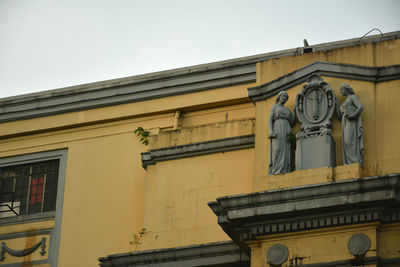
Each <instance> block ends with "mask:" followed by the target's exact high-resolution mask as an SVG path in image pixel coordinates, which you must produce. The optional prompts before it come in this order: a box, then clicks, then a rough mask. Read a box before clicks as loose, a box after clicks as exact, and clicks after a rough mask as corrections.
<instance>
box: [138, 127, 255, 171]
mask: <svg viewBox="0 0 400 267" xmlns="http://www.w3.org/2000/svg"><path fill="white" fill-rule="evenodd" d="M253 147H254V134H250V135H243V136H237V137H229V138H224V139H217V140H212V141H205V142H199V143H193V144H187V145H180V146H173V147H166V148H161V149H152V150H150V151H149V152H144V153H142V166H143V168H145V169H146V168H147V166H148V165H153V164H156V163H157V162H160V161H167V160H173V159H181V158H188V157H195V156H201V155H207V154H212V153H220V152H228V151H233V150H239V149H246V148H253Z"/></svg>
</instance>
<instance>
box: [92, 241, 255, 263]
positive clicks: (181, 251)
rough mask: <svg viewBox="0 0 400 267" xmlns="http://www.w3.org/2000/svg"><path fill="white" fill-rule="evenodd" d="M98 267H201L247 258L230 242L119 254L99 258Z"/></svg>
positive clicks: (247, 259) (239, 261)
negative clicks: (133, 266)
mask: <svg viewBox="0 0 400 267" xmlns="http://www.w3.org/2000/svg"><path fill="white" fill-rule="evenodd" d="M99 261H100V266H102V267H108V266H127V265H130V264H132V265H133V264H134V265H135V266H148V267H150V266H154V267H156V266H166V267H169V266H171V267H172V266H203V265H205V264H206V265H207V266H208V265H214V264H236V263H248V262H249V261H250V259H249V257H248V256H247V255H246V254H244V253H243V252H241V250H240V248H239V247H238V246H237V245H236V244H234V243H233V242H232V241H226V242H216V243H209V244H201V245H192V246H185V247H176V248H167V249H156V250H145V251H139V252H130V253H121V254H114V255H109V256H107V257H103V258H99Z"/></svg>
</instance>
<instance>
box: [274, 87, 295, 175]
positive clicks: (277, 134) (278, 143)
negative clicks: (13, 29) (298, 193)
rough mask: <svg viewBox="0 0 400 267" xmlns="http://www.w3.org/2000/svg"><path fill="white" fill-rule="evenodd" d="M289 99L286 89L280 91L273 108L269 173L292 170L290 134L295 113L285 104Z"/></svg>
mask: <svg viewBox="0 0 400 267" xmlns="http://www.w3.org/2000/svg"><path fill="white" fill-rule="evenodd" d="M288 99H289V96H288V94H287V93H286V92H285V91H281V92H279V94H278V96H277V97H276V100H275V103H276V104H275V105H274V106H273V107H272V108H271V111H270V115H269V120H268V128H269V132H270V134H269V136H268V138H269V139H270V140H271V147H270V159H269V160H270V163H269V170H268V174H270V175H271V174H282V173H287V172H290V171H291V157H292V155H291V144H290V140H289V134H290V133H291V131H292V126H293V125H294V123H295V114H293V115H292V113H291V112H290V110H289V109H288V108H287V107H285V106H284V104H285V103H286V101H287V100H288Z"/></svg>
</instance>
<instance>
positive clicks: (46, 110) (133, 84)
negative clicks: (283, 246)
mask: <svg viewBox="0 0 400 267" xmlns="http://www.w3.org/2000/svg"><path fill="white" fill-rule="evenodd" d="M255 80H256V65H255V64H254V63H253V64H244V65H240V64H232V66H227V67H221V68H217V69H205V70H197V71H196V70H193V71H184V72H182V71H175V72H174V71H170V72H165V73H162V74H159V75H157V74H154V75H140V76H137V77H133V78H131V79H129V80H128V81H120V82H118V81H114V82H113V81H105V82H103V83H97V84H96V85H93V86H92V87H91V86H90V85H86V86H85V85H82V86H76V88H74V87H72V88H70V89H69V90H66V89H62V90H52V91H47V92H43V93H41V94H40V93H38V94H32V95H28V96H21V97H11V98H5V99H0V123H2V122H8V121H15V120H23V119H29V118H35V117H41V116H48V115H55V114H61V113H66V112H73V111H80V110H86V109H93V108H100V107H105V106H112V105H119V104H126V103H132V102H138V101H146V100H152V99H157V98H162V97H169V96H175V95H182V94H188V93H194V92H199V91H205V90H211V89H215V88H222V87H228V86H233V85H240V84H249V83H253V82H255ZM67 89H68V88H67Z"/></svg>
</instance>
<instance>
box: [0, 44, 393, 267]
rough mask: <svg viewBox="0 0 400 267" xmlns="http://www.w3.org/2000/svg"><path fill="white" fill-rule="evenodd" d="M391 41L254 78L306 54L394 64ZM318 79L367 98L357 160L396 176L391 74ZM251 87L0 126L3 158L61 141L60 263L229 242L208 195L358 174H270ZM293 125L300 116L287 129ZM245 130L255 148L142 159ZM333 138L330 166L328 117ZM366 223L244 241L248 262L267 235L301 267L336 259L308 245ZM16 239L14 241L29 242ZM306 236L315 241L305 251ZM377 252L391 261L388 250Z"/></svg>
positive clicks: (262, 118)
mask: <svg viewBox="0 0 400 267" xmlns="http://www.w3.org/2000/svg"><path fill="white" fill-rule="evenodd" d="M399 45H400V41H399V40H392V41H385V42H382V43H377V44H371V43H369V44H363V45H358V46H354V47H348V48H340V49H332V50H329V51H325V52H317V53H310V54H304V55H297V56H288V57H283V58H279V59H271V60H268V61H266V62H263V63H258V64H257V84H264V83H266V82H269V81H271V80H273V79H276V78H278V77H280V76H282V75H284V74H287V73H289V72H291V71H294V70H295V69H297V68H300V67H304V66H305V65H308V64H310V63H313V62H315V61H330V62H339V63H350V64H357V65H365V66H385V65H391V64H398V63H399V62H400V60H399V58H400V49H398V47H399ZM323 79H324V80H325V81H326V82H327V83H329V84H330V85H331V87H332V88H333V89H334V91H335V94H336V96H337V97H338V99H339V102H340V103H342V102H343V100H344V98H343V97H342V96H340V94H339V87H340V85H341V84H342V83H349V84H350V85H351V86H352V87H353V88H354V89H355V92H356V94H357V96H358V97H359V99H360V101H361V103H362V104H363V105H364V111H363V113H362V118H363V126H364V143H365V151H364V156H365V161H366V162H371V164H375V163H378V164H380V165H379V166H380V168H381V169H382V173H393V172H399V171H400V169H399V166H400V164H399V163H400V152H399V149H398V147H400V143H399V141H398V140H397V139H396V138H393V135H396V133H397V132H399V130H400V124H399V123H393V120H395V119H394V118H399V115H400V105H398V103H397V102H398V99H400V92H399V90H398V88H399V86H400V81H390V82H382V83H376V84H375V83H373V82H365V81H355V80H348V79H339V78H331V77H324V76H323ZM254 85H255V84H245V85H239V86H232V87H226V88H217V89H213V90H207V91H202V92H196V93H191V94H185V95H178V96H173V97H166V98H160V99H154V100H149V101H142V102H136V103H130V104H123V105H117V106H110V107H104V108H97V109H91V110H85V111H79V112H71V113H66V114H60V115H55V116H47V117H40V118H35V119H29V120H21V121H15V122H7V123H3V124H1V126H0V157H8V156H14V155H23V154H28V153H34V152H40V151H48V150H55V149H60V148H66V149H68V160H67V169H66V180H65V189H64V202H63V214H62V227H61V238H60V250H59V255H58V259H59V264H58V266H59V267H70V266H97V265H98V262H97V258H98V257H101V256H106V255H109V254H115V253H122V252H128V251H133V250H135V249H137V250H144V249H157V248H169V247H176V246H184V245H192V244H201V243H209V242H215V241H223V240H228V239H229V238H228V236H227V235H226V234H225V233H224V232H223V231H222V230H221V228H220V227H219V226H218V224H217V218H216V216H215V215H214V214H213V213H212V211H211V209H210V208H209V207H208V206H207V202H209V201H214V200H215V199H216V198H218V197H221V196H226V195H233V194H241V193H249V192H254V191H261V190H266V189H272V188H274V189H275V188H283V187H291V186H297V185H305V184H310V183H319V182H326V181H333V180H335V179H338V180H340V179H350V178H354V177H352V175H350V176H349V175H348V174H349V172H351V173H353V172H354V173H355V176H356V177H357V176H359V174H360V172H361V171H360V169H359V166H358V165H355V166H347V167H340V166H339V167H337V168H335V169H329V168H323V169H314V170H309V171H302V172H297V173H292V174H288V175H287V176H277V177H273V179H272V178H271V179H269V178H268V175H267V172H268V161H269V155H268V151H269V142H268V139H267V136H268V129H267V118H268V114H269V110H270V109H271V107H272V105H273V104H275V97H273V98H270V99H267V100H264V101H260V102H257V103H256V104H255V105H254V104H253V103H251V102H250V99H249V98H248V97H247V94H248V93H247V88H248V87H252V86H254ZM301 87H302V85H298V86H295V87H294V88H291V89H289V90H288V93H289V96H290V98H289V101H288V102H287V104H286V105H287V106H288V107H289V109H291V110H293V107H294V100H295V96H296V94H297V93H298V92H299V90H300V88H301ZM177 110H179V111H181V112H182V116H181V118H180V119H179V127H178V129H177V130H172V129H173V125H174V114H175V112H176V111H177ZM397 122H398V119H397ZM139 126H141V127H143V128H145V129H148V130H150V132H151V137H150V145H149V146H147V147H146V146H145V145H143V144H141V143H140V142H139V138H138V137H137V136H135V135H134V133H133V131H134V130H135V129H136V128H137V127H139ZM298 130H299V124H297V125H296V127H294V129H293V131H294V132H296V131H298ZM248 134H255V144H256V145H255V148H254V149H252V148H248V149H242V150H237V151H230V152H225V153H215V154H209V155H203V156H197V157H192V158H183V159H176V160H170V161H164V162H158V163H157V164H155V165H149V166H148V167H147V171H146V170H144V169H143V168H142V166H141V164H142V163H141V158H140V153H141V152H144V151H146V150H148V149H157V148H163V147H168V146H174V145H182V144H190V143H195V142H203V141H209V140H215V139H221V138H227V137H235V136H241V135H248ZM332 135H333V137H334V139H335V141H336V158H337V164H338V165H341V162H342V159H341V157H342V156H341V130H340V122H339V121H338V119H337V118H334V119H333V132H332ZM278 177H279V178H278ZM299 177H300V178H301V179H299ZM274 179H275V180H274ZM294 181H296V182H294ZM41 224H44V222H41ZM28 226H29V227H33V224H28ZM13 227H14V228H13ZM15 227H20V226H18V225H15V226H12V227H10V226H1V227H0V233H2V234H8V233H12V232H24V231H27V230H26V229H25V228H21V229H19V230H16V228H15ZM41 227H44V226H41ZM47 227H48V226H47ZM51 227H54V226H50V228H51ZM143 227H144V228H146V233H145V234H144V237H143V240H142V244H141V245H139V246H138V247H137V248H135V246H132V245H131V244H130V243H129V242H130V241H132V239H133V237H132V236H133V235H134V234H136V233H137V232H138V231H139V230H140V229H141V228H143ZM365 227H366V228H365V229H364V228H354V229H353V228H351V229H350V228H348V229H347V228H340V229H336V230H327V231H320V232H313V233H311V234H308V233H307V234H305V235H302V234H299V235H293V236H292V235H287V236H276V237H274V238H272V239H269V238H268V239H267V238H265V239H262V240H260V241H259V242H256V243H254V244H251V245H252V246H253V247H252V258H253V257H254V258H255V259H259V261H257V260H254V261H253V260H252V267H255V266H259V267H261V266H266V265H265V261H264V256H265V253H266V251H267V249H268V247H269V246H270V245H271V244H272V243H273V242H283V243H284V244H287V246H288V247H289V248H290V249H292V251H295V252H293V253H295V254H296V255H299V256H300V255H305V256H307V257H309V258H308V259H307V263H313V262H317V260H324V261H330V260H334V259H333V258H332V255H328V254H327V255H323V256H318V257H319V258H318V257H316V256H313V254H312V253H313V251H312V248H313V247H314V248H317V247H318V246H320V245H321V244H322V243H324V242H325V243H329V244H332V247H333V244H339V243H340V246H342V245H343V244H344V242H345V241H346V240H347V238H348V237H349V236H350V235H351V233H353V232H355V231H362V230H363V229H364V230H365V231H367V232H368V233H369V234H370V237H371V239H373V240H375V241H376V240H377V239H376V229H375V228H376V227H375V226H371V225H369V226H365ZM374 227H375V228H374ZM374 229H375V230H374ZM393 231H398V229H397V228H396V229H394V230H393V229H392V228H379V231H378V236H379V238H378V241H376V242H375V244H378V245H375V246H377V247H378V250H379V247H385V246H386V245H385V244H390V246H392V245H397V244H398V242H397V241H395V240H393V239H392V238H391V236H390V233H392V232H393ZM396 233H397V232H396ZM13 242H17V243H18V244H17V243H16V244H15V245H16V246H17V245H18V246H19V245H23V243H24V242H26V240H25V239H20V240H15V241H13ZM335 242H336V243H335ZM346 242H347V241H346ZM396 242H397V243H396ZM308 244H313V246H311V247H310V248H307V247H308ZM379 244H383V245H379ZM345 247H346V246H345ZM293 249H294V250H293ZM332 249H333V248H332ZM337 253H338V254H337V255H336V256H335V258H346V257H348V256H349V255H348V252H346V251H345V250H344V249H343V248H341V251H338V252H337ZM379 253H381V254H380V255H389V254H390V255H392V256H393V255H394V256H396V257H397V254H395V252H393V251H389V250H381V251H379ZM393 253H394V254H393ZM293 255H294V254H293ZM293 255H292V254H291V256H293ZM394 256H393V257H394ZM0 265H1V263H0ZM43 266H48V265H43Z"/></svg>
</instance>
